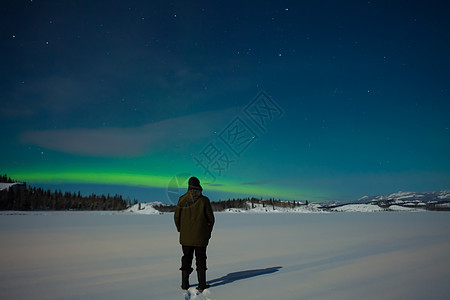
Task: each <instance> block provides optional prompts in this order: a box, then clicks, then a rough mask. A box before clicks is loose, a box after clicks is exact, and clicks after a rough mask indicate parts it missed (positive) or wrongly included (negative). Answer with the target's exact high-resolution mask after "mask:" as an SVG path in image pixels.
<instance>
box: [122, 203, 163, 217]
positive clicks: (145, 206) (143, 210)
mask: <svg viewBox="0 0 450 300" xmlns="http://www.w3.org/2000/svg"><path fill="white" fill-rule="evenodd" d="M156 205H161V202H149V203H138V204H135V205H133V206H132V207H130V208H128V209H127V210H125V212H130V213H136V214H140V215H160V214H162V213H161V212H159V211H157V210H156V209H155V208H154V206H156Z"/></svg>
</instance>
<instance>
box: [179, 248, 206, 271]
mask: <svg viewBox="0 0 450 300" xmlns="http://www.w3.org/2000/svg"><path fill="white" fill-rule="evenodd" d="M182 248H183V257H182V258H181V268H180V270H182V271H189V272H191V270H192V259H193V257H194V252H195V264H196V265H197V270H206V246H204V247H193V246H182Z"/></svg>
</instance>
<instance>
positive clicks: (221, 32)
mask: <svg viewBox="0 0 450 300" xmlns="http://www.w3.org/2000/svg"><path fill="white" fill-rule="evenodd" d="M304 2H305V1H302V2H300V3H299V1H285V2H279V1H268V2H264V3H261V2H260V1H244V2H242V1H227V2H226V3H216V2H204V1H189V2H188V3H187V2H185V1H171V2H167V3H166V2H160V1H143V0H132V1H112V2H111V1H91V2H85V3H80V2H64V3H58V2H55V1H9V2H8V3H7V4H5V5H4V6H3V8H2V10H1V14H2V17H1V18H0V33H1V36H0V42H1V48H0V51H1V58H2V60H1V66H0V76H1V81H0V87H1V89H0V96H1V97H0V101H1V105H0V117H1V118H0V126H1V128H2V129H1V139H2V148H1V152H0V173H7V174H8V175H9V176H11V177H13V178H15V179H18V180H23V181H27V183H29V184H31V185H37V186H42V187H44V188H52V189H54V188H58V189H62V190H67V191H75V192H76V191H78V190H81V191H82V192H83V193H91V192H95V193H121V194H123V195H124V196H125V197H127V196H130V197H131V198H137V199H139V200H140V201H162V202H170V201H171V200H168V185H169V182H170V181H171V180H172V179H173V178H174V176H177V175H179V174H192V175H196V176H198V177H199V178H200V180H201V181H202V184H203V185H204V188H205V194H207V195H208V196H210V198H211V199H212V200H219V199H228V198H233V197H240V196H255V197H265V198H268V197H275V198H281V199H295V200H309V201H324V200H342V201H352V200H356V199H357V198H359V197H362V196H364V195H376V194H384V193H392V192H397V191H399V190H404V191H418V192H421V191H431V190H442V189H450V156H449V155H448V153H450V130H449V127H450V118H449V117H448V116H449V115H450V101H449V100H448V99H450V95H449V87H450V59H449V57H448V53H450V36H449V35H448V30H447V28H450V18H448V13H446V12H448V11H450V4H449V3H445V2H443V1H431V2H427V3H426V4H424V3H423V2H422V1H397V2H395V3H393V2H392V1H375V2H372V1H369V2H367V1H366V2H361V1H345V3H343V2H342V1H314V2H306V3H304ZM261 91H265V92H266V93H267V95H268V96H269V97H268V98H265V99H266V100H267V101H268V102H267V103H269V104H270V105H272V106H270V105H269V106H270V108H271V109H268V108H267V107H264V105H263V104H262V102H257V101H259V100H257V99H258V98H255V97H256V96H257V95H261V94H260V93H261ZM255 101H256V102H255ZM271 101H272V102H271ZM252 103H253V104H255V103H257V106H254V107H252V106H251V105H252ZM252 108H253V109H255V108H256V111H257V112H259V113H262V114H261V115H259V116H256V117H255V115H251V114H248V112H249V111H251V109H252ZM246 112H247V113H246ZM253 112H255V110H253ZM263 115H264V116H265V117H263V118H264V122H265V123H264V125H263V126H261V124H257V122H258V118H261V117H262V116H263ZM269 115H270V116H269ZM252 116H253V117H255V119H252ZM261 120H262V119H259V121H261ZM233 122H234V123H233ZM245 128H246V131H245V133H244V134H243V135H241V136H239V137H237V136H236V135H235V136H233V135H232V134H233V133H237V132H240V131H239V130H241V131H242V130H243V129H245ZM230 135H231V138H230V140H229V141H226V137H227V136H230ZM227 143H235V144H234V146H235V147H236V148H235V149H233V147H230V144H228V145H227ZM216 148H217V149H216ZM214 150H218V152H214ZM207 155H210V156H214V157H213V158H214V159H212V160H211V161H209V165H208V166H209V169H208V170H209V171H211V172H212V173H213V174H214V176H215V178H214V179H213V178H212V177H211V176H210V174H209V173H208V172H207V171H206V169H204V168H203V167H202V164H201V163H199V158H203V159H206V158H207ZM210 158H211V157H210ZM219 164H221V165H219ZM220 167H223V168H222V169H221V168H220Z"/></svg>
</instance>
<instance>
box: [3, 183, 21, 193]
mask: <svg viewBox="0 0 450 300" xmlns="http://www.w3.org/2000/svg"><path fill="white" fill-rule="evenodd" d="M24 185H25V184H24V183H22V182H13V183H6V182H0V191H3V190H9V189H10V188H11V187H14V186H20V187H22V186H24Z"/></svg>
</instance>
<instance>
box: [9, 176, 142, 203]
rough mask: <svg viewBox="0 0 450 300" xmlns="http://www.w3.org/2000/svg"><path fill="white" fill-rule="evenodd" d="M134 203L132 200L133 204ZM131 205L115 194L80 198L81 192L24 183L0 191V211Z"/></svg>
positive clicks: (128, 200)
mask: <svg viewBox="0 0 450 300" xmlns="http://www.w3.org/2000/svg"><path fill="white" fill-rule="evenodd" d="M5 177H6V178H8V177H7V176H6V175H3V176H1V177H0V178H1V180H4V178H5ZM9 179H10V178H9ZM2 182H3V181H2ZM7 183H14V181H12V180H11V182H7ZM136 203H137V201H136V200H134V203H133V204H136ZM131 204H132V203H131V201H130V199H129V198H127V199H123V198H122V196H121V195H117V194H116V195H114V196H110V195H109V194H108V195H107V196H105V195H96V194H91V195H89V196H82V195H81V192H78V193H69V192H65V193H63V192H62V191H61V190H55V191H50V190H44V189H42V188H36V187H29V186H27V185H26V184H25V183H24V184H17V185H13V186H11V187H9V188H8V189H4V190H2V191H0V210H123V209H127V208H129V207H130V206H131Z"/></svg>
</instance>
